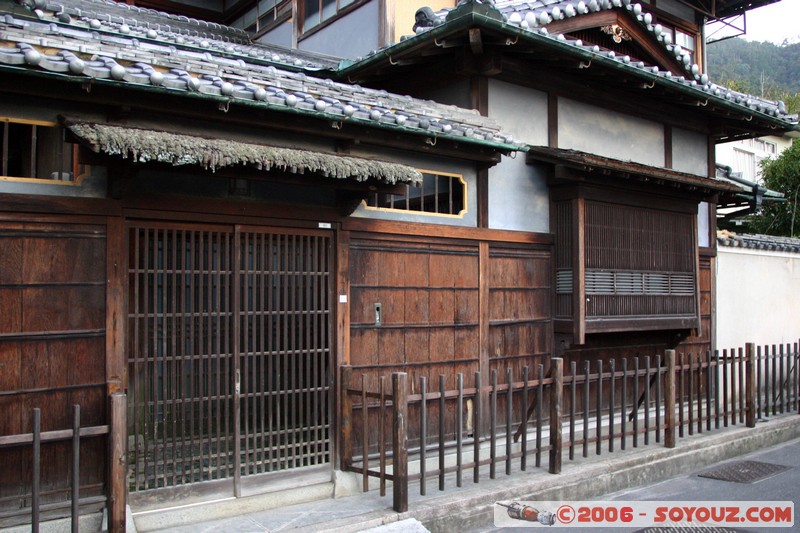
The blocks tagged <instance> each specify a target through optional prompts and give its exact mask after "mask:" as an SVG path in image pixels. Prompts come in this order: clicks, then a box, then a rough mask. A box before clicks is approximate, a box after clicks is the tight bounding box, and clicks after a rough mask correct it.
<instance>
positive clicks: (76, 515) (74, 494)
mask: <svg viewBox="0 0 800 533" xmlns="http://www.w3.org/2000/svg"><path fill="white" fill-rule="evenodd" d="M71 485H72V486H71V487H70V488H71V490H70V501H71V504H72V512H71V515H72V531H73V532H75V533H77V532H78V523H79V521H80V520H79V519H80V511H79V503H80V499H81V495H80V487H81V406H80V405H73V406H72V483H71Z"/></svg>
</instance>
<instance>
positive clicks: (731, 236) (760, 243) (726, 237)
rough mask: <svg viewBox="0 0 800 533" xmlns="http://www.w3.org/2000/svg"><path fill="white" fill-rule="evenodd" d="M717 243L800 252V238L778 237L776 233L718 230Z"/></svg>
mask: <svg viewBox="0 0 800 533" xmlns="http://www.w3.org/2000/svg"><path fill="white" fill-rule="evenodd" d="M717 243H718V244H719V245H720V246H727V247H731V248H749V249H751V250H770V251H776V252H790V253H795V254H800V239H798V238H793V237H777V236H775V235H737V234H736V233H732V232H730V231H726V230H721V231H718V232H717Z"/></svg>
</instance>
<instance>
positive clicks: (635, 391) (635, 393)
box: [633, 355, 639, 448]
mask: <svg viewBox="0 0 800 533" xmlns="http://www.w3.org/2000/svg"><path fill="white" fill-rule="evenodd" d="M638 446H639V356H638V355H637V356H636V357H634V358H633V447H634V448H636V447H638Z"/></svg>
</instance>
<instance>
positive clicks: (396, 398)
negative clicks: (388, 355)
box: [365, 372, 441, 513]
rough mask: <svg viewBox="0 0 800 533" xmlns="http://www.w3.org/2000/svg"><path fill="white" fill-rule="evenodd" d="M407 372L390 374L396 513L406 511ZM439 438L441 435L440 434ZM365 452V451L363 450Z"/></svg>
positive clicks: (394, 503)
mask: <svg viewBox="0 0 800 533" xmlns="http://www.w3.org/2000/svg"><path fill="white" fill-rule="evenodd" d="M407 378H408V374H406V373H405V372H395V373H394V374H392V414H393V417H392V419H393V420H392V421H393V424H392V450H393V452H394V466H393V470H392V479H393V482H394V485H393V487H392V488H393V497H394V502H393V506H392V507H393V508H394V510H395V511H397V512H398V513H404V512H406V511H408V432H407V422H408V381H407ZM440 438H441V436H440ZM365 453H366V452H365Z"/></svg>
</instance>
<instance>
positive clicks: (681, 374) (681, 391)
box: [677, 352, 686, 438]
mask: <svg viewBox="0 0 800 533" xmlns="http://www.w3.org/2000/svg"><path fill="white" fill-rule="evenodd" d="M685 362H686V358H685V354H684V353H683V352H681V353H680V354H679V356H678V365H679V370H678V387H679V388H678V391H677V392H678V394H677V400H678V436H680V437H681V438H682V437H683V435H684V433H683V432H684V430H683V427H684V421H683V402H684V401H685V399H686V390H685V387H684V382H685V377H686V369H685Z"/></svg>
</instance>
